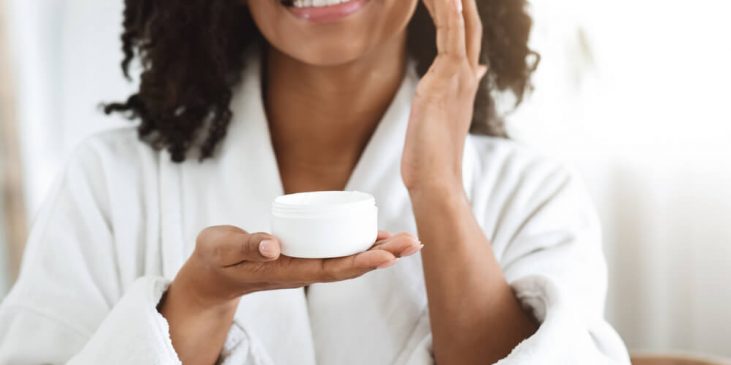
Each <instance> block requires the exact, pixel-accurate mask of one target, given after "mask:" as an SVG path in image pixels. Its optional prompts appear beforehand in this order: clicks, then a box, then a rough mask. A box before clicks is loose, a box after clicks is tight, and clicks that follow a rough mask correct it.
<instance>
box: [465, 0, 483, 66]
mask: <svg viewBox="0 0 731 365" xmlns="http://www.w3.org/2000/svg"><path fill="white" fill-rule="evenodd" d="M462 3H463V4H464V20H465V35H466V37H467V41H466V46H467V59H468V60H469V61H470V65H471V66H472V69H473V70H476V69H477V66H479V64H480V52H481V51H482V19H480V12H479V10H478V8H477V1H476V0H462Z"/></svg>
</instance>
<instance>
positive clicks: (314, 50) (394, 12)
mask: <svg viewBox="0 0 731 365" xmlns="http://www.w3.org/2000/svg"><path fill="white" fill-rule="evenodd" d="M418 1H420V0H369V2H368V3H367V5H366V6H364V7H363V9H361V10H360V11H359V12H357V13H355V14H351V15H350V16H348V17H346V18H343V19H342V20H340V21H337V22H334V23H327V24H322V23H312V22H308V21H305V20H302V19H299V18H297V17H295V16H294V15H292V14H291V13H290V12H289V10H288V9H287V8H286V7H284V6H282V5H281V3H280V2H279V0H253V1H251V0H250V1H249V2H248V7H249V10H250V12H251V16H252V18H253V19H254V22H255V23H256V25H257V27H258V28H259V30H260V31H261V33H262V34H263V35H264V38H265V39H266V40H267V41H268V42H269V44H271V45H272V46H273V47H275V48H277V49H278V50H279V51H280V52H282V53H285V54H287V55H288V56H290V57H292V58H295V59H297V60H299V61H302V62H305V63H308V64H315V65H322V66H327V65H338V64H343V63H347V62H352V61H354V60H357V59H358V58H360V57H362V56H364V55H365V54H366V53H368V52H369V51H371V50H373V49H375V48H377V47H378V46H379V45H383V44H385V43H386V42H388V41H389V40H391V39H393V38H394V37H397V36H399V35H400V34H401V33H402V32H403V31H405V28H406V26H407V24H408V22H409V20H410V19H411V17H412V15H413V13H414V9H415V8H416V5H417V4H418Z"/></svg>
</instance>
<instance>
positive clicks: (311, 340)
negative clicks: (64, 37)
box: [0, 60, 629, 365]
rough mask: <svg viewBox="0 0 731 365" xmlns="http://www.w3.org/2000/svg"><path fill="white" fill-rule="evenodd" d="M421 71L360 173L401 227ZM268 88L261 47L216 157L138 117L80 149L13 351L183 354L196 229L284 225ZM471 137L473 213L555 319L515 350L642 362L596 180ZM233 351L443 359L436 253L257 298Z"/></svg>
mask: <svg viewBox="0 0 731 365" xmlns="http://www.w3.org/2000/svg"><path fill="white" fill-rule="evenodd" d="M254 61H255V60H254ZM417 81H418V79H417V77H416V75H415V74H414V72H413V71H411V72H410V73H409V74H408V75H407V77H406V78H405V79H404V82H403V85H402V86H401V88H400V90H399V92H398V93H397V95H396V97H395V99H394V101H393V103H392V105H391V106H390V108H389V109H388V111H387V112H386V114H385V115H384V117H383V119H382V121H381V122H380V124H379V125H378V127H377V130H376V132H375V134H374V135H373V137H372V140H371V141H370V143H369V144H368V146H367V147H366V150H365V152H364V153H363V155H362V158H361V160H360V161H359V163H358V165H357V166H356V168H355V171H354V172H353V175H352V176H351V178H350V180H349V181H348V183H347V188H346V189H347V190H359V191H365V192H369V193H371V194H373V195H374V196H375V197H376V201H377V204H378V207H379V217H378V222H379V227H380V228H381V229H385V230H389V231H393V232H399V231H408V232H416V223H415V220H414V215H413V212H412V210H411V205H410V201H409V196H408V194H407V191H406V189H405V188H404V186H403V184H402V181H401V177H400V169H399V164H400V156H401V152H402V149H403V144H404V137H405V131H406V126H407V123H408V117H409V108H410V101H411V98H412V95H413V93H414V90H415V86H416V83H417ZM260 90H261V84H260V67H259V64H258V62H253V63H250V65H249V66H248V67H247V69H246V70H245V71H244V81H243V82H242V83H241V85H240V86H239V89H238V90H237V92H236V94H235V98H234V99H235V100H234V101H233V103H232V109H233V110H234V118H233V121H232V124H231V125H230V128H229V132H228V135H227V137H226V139H225V141H224V142H223V144H222V145H221V148H220V149H219V150H218V153H217V154H216V157H215V158H214V159H211V160H206V161H205V162H203V163H199V162H198V161H197V160H195V159H191V160H189V161H187V162H185V163H183V164H175V163H172V162H171V161H170V159H169V155H168V154H167V153H166V152H156V151H154V150H153V149H151V148H150V147H149V146H147V145H145V144H143V143H141V142H139V141H138V139H137V136H136V131H135V130H134V129H133V128H123V129H117V130H113V131H109V132H104V133H102V134H98V135H95V136H94V137H92V138H89V139H88V140H86V141H85V142H84V143H83V144H82V145H81V146H80V147H78V149H77V150H76V152H75V154H74V156H73V158H72V159H71V160H70V161H69V163H68V165H67V166H66V168H65V170H64V172H63V174H62V176H61V177H60V178H59V179H58V181H57V183H56V186H55V188H54V190H53V192H52V194H51V196H50V198H49V199H48V200H47V202H46V204H45V205H44V207H43V209H42V211H41V213H40V215H39V216H38V218H37V220H36V222H35V224H34V227H33V229H32V232H31V235H30V239H29V242H28V248H27V251H26V254H25V257H24V260H23V266H22V272H21V274H20V277H19V280H18V282H17V283H16V284H15V286H14V288H13V289H12V291H11V293H10V294H9V295H8V296H7V298H5V300H4V301H3V303H2V307H1V308H0V364H12V365H24V364H34V365H37V364H61V363H69V364H83V365H100V364H179V363H180V361H179V360H178V357H177V355H176V353H175V349H174V348H173V346H172V343H171V341H170V337H169V335H168V326H167V323H166V321H165V319H164V318H163V317H162V316H161V315H160V314H159V313H158V312H157V310H156V305H157V303H158V301H159V299H160V297H161V295H162V294H163V292H164V291H165V290H166V287H167V285H168V283H169V282H170V280H171V279H172V278H173V277H174V276H175V274H176V272H177V271H178V270H179V268H180V267H181V265H182V264H183V262H184V261H185V260H186V258H187V257H188V256H189V255H190V254H191V252H192V250H193V246H194V242H195V237H196V235H197V234H198V232H199V231H200V230H201V229H203V228H205V227H207V226H211V225H220V224H232V225H236V226H239V227H242V228H244V229H246V230H248V231H251V232H253V231H269V228H270V227H269V212H270V210H271V202H272V200H273V198H274V197H276V196H278V195H280V194H282V184H281V181H280V177H279V174H278V170H277V163H276V160H275V156H274V153H273V150H272V146H271V144H270V136H269V131H268V127H267V122H266V116H265V113H264V109H263V106H262V99H261V92H260ZM465 148H466V149H465V155H464V167H463V169H464V182H465V189H466V191H467V194H468V196H469V198H470V201H471V202H472V208H473V212H474V214H475V216H476V217H477V220H478V221H479V222H480V224H481V226H482V228H483V229H484V232H485V234H486V235H487V237H489V239H490V242H491V243H492V249H493V250H494V252H495V255H496V257H497V259H498V260H499V262H500V265H501V266H502V268H503V270H504V272H505V276H506V278H507V280H508V281H509V282H510V284H511V285H512V287H513V288H514V291H515V294H516V295H517V297H518V298H519V299H520V301H521V302H522V303H523V305H524V306H525V307H526V308H529V310H530V312H531V313H532V314H533V315H534V316H535V317H536V318H537V319H538V320H539V321H540V322H541V325H540V328H539V330H538V331H537V332H536V333H535V334H534V335H533V336H532V337H530V338H528V339H526V340H525V341H523V342H522V343H521V344H519V345H518V346H517V347H516V348H515V349H514V350H513V351H512V353H511V354H510V355H509V356H508V357H507V358H505V359H503V360H502V361H501V362H500V364H521V365H522V364H592V365H593V364H604V363H628V362H629V360H628V356H627V352H626V350H625V348H624V345H623V344H622V341H621V340H620V338H619V337H618V336H617V334H616V333H615V331H614V330H613V329H612V328H611V327H610V326H609V325H608V324H607V323H606V321H605V320H604V318H603V310H604V299H605V292H606V285H607V283H606V281H607V277H606V267H605V262H604V259H603V256H602V247H601V240H600V230H599V225H598V222H597V218H596V216H595V212H594V209H593V208H592V204H591V202H590V200H589V198H588V196H587V194H586V192H585V190H584V187H583V186H582V184H581V182H580V181H579V179H577V178H576V176H575V175H574V174H573V173H571V172H569V171H567V170H566V169H565V168H563V167H562V166H560V165H559V164H556V163H552V162H549V161H545V160H544V159H542V158H540V157H538V156H536V155H534V154H533V153H531V152H528V151H527V150H526V149H525V148H524V147H521V146H519V145H518V144H516V143H514V142H511V141H508V140H503V139H496V138H491V137H484V136H469V137H468V139H467V143H466V147H465ZM433 214H440V213H439V212H434V213H433ZM454 264H455V265H460V263H459V262H454ZM454 300H460V298H454ZM484 310H486V311H489V310H491V309H490V308H484ZM453 335H454V336H460V334H459V333H455V334H453ZM500 335H501V334H500V333H494V334H493V336H500ZM220 362H221V363H222V364H227V365H234V364H235V365H264V364H284V365H288V364H297V365H308V364H320V365H342V364H353V365H357V364H364V365H381V364H383V365H386V364H397V365H401V364H406V365H426V364H433V363H434V359H433V354H432V349H431V333H430V326H429V315H428V311H427V297H426V293H425V284H424V277H423V274H422V264H421V258H420V257H419V255H418V254H417V255H414V256H412V257H408V258H405V259H402V260H401V261H400V262H399V263H398V264H397V265H395V266H393V267H391V268H388V269H384V270H377V271H375V272H372V273H369V274H366V275H364V276H363V277H360V278H358V279H354V280H349V281H345V282H339V283H331V284H316V285H312V286H310V288H309V290H308V292H307V293H305V291H304V290H302V289H292V290H276V291H268V292H260V293H255V294H251V295H247V296H244V297H243V298H242V299H241V303H240V304H239V307H238V310H237V312H236V316H235V323H234V325H233V326H232V328H231V329H230V330H229V336H228V339H227V341H226V344H225V348H224V350H223V352H222V354H221V360H220Z"/></svg>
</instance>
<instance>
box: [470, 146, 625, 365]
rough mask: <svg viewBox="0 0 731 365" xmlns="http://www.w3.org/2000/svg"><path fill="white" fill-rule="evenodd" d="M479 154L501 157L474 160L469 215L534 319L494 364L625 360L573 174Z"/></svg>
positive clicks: (589, 213) (594, 229) (593, 228)
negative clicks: (476, 171) (532, 328)
mask: <svg viewBox="0 0 731 365" xmlns="http://www.w3.org/2000/svg"><path fill="white" fill-rule="evenodd" d="M485 153H486V154H492V155H498V156H499V155H500V154H506V155H507V156H503V157H504V158H493V159H492V161H487V162H486V163H485V164H484V165H483V166H482V170H483V171H487V172H486V173H484V174H482V177H481V178H480V180H481V181H479V182H478V183H477V185H478V187H477V188H476V189H475V192H474V194H475V196H474V197H473V199H474V200H473V202H474V203H473V204H474V206H475V210H476V215H477V217H478V219H483V220H484V227H483V228H484V230H485V232H486V234H487V235H488V237H492V244H493V249H494V252H495V255H496V257H498V260H499V261H500V264H501V266H502V267H503V271H504V274H505V276H506V278H507V280H508V282H509V283H510V285H511V286H512V288H513V290H514V292H515V294H516V295H517V297H518V299H519V300H520V302H521V303H522V304H523V306H524V307H525V308H526V309H527V311H528V312H530V313H531V314H532V315H533V316H534V317H535V318H536V319H537V320H538V321H539V322H540V327H539V328H538V331H537V332H536V333H535V334H534V335H533V336H532V337H529V338H528V339H526V340H524V341H523V342H522V343H520V344H519V345H518V346H517V347H516V348H514V349H513V351H512V353H511V354H510V355H509V356H508V357H507V358H505V359H503V360H501V361H500V362H499V363H498V364H500V365H518V364H520V365H523V364H525V365H528V364H537V363H541V364H628V363H629V358H628V355H627V351H626V349H625V347H624V345H623V343H622V341H621V339H620V338H619V336H618V335H617V334H616V332H615V331H614V330H613V329H612V327H611V326H610V325H609V324H608V323H607V322H606V321H605V320H604V313H603V311H604V300H605V295H606V289H607V274H606V264H605V261H604V257H603V253H602V246H601V232H600V228H599V223H598V219H597V216H596V214H595V210H594V208H593V206H592V203H591V200H590V198H589V196H588V194H587V191H586V189H585V188H584V186H583V185H582V182H581V179H580V178H578V177H577V175H576V173H574V172H572V171H569V170H567V169H566V168H563V167H562V166H561V165H560V164H553V163H548V162H545V161H542V160H540V159H533V158H525V157H524V155H525V154H514V153H512V152H509V153H506V152H505V151H501V150H499V149H498V150H492V151H486V152H485ZM496 161H499V162H496ZM480 184H482V185H480Z"/></svg>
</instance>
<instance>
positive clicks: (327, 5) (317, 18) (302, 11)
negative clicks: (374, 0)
mask: <svg viewBox="0 0 731 365" xmlns="http://www.w3.org/2000/svg"><path fill="white" fill-rule="evenodd" d="M368 1H370V0H280V2H281V3H282V5H284V6H286V7H287V9H288V10H289V11H290V12H291V13H292V14H294V15H295V16H296V17H298V18H300V19H304V20H307V21H310V22H315V23H331V22H336V21H338V20H341V19H343V18H345V17H347V16H349V15H351V14H354V13H356V12H358V11H359V10H361V9H362V8H363V7H364V6H365V5H366V4H367V3H368Z"/></svg>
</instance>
